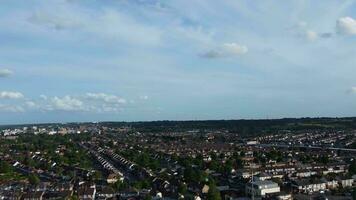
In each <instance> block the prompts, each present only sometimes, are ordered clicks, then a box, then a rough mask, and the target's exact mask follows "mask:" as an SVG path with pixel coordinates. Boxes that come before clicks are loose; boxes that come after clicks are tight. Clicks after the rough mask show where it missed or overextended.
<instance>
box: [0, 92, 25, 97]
mask: <svg viewBox="0 0 356 200" xmlns="http://www.w3.org/2000/svg"><path fill="white" fill-rule="evenodd" d="M23 97H24V95H23V94H22V93H20V92H11V91H2V92H0V99H21V98H23Z"/></svg>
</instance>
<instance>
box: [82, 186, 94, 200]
mask: <svg viewBox="0 0 356 200" xmlns="http://www.w3.org/2000/svg"><path fill="white" fill-rule="evenodd" d="M95 194H96V189H95V188H81V189H79V190H78V197H79V199H83V200H89V199H94V198H95Z"/></svg>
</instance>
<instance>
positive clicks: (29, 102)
mask: <svg viewBox="0 0 356 200" xmlns="http://www.w3.org/2000/svg"><path fill="white" fill-rule="evenodd" d="M25 105H26V106H27V107H28V108H36V107H37V104H36V103H35V102H33V101H26V102H25Z"/></svg>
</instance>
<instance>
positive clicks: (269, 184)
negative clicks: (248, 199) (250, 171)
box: [246, 180, 280, 197]
mask: <svg viewBox="0 0 356 200" xmlns="http://www.w3.org/2000/svg"><path fill="white" fill-rule="evenodd" d="M278 192H280V187H279V185H278V184H277V183H275V182H273V181H268V180H266V181H253V182H250V183H248V184H247V185H246V194H248V195H250V196H252V194H253V195H255V196H262V197H264V196H266V195H267V194H274V193H278Z"/></svg>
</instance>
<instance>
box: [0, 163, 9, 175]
mask: <svg viewBox="0 0 356 200" xmlns="http://www.w3.org/2000/svg"><path fill="white" fill-rule="evenodd" d="M11 171H12V169H11V166H10V165H9V164H8V163H7V162H5V161H0V173H4V174H5V173H9V172H11Z"/></svg>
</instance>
